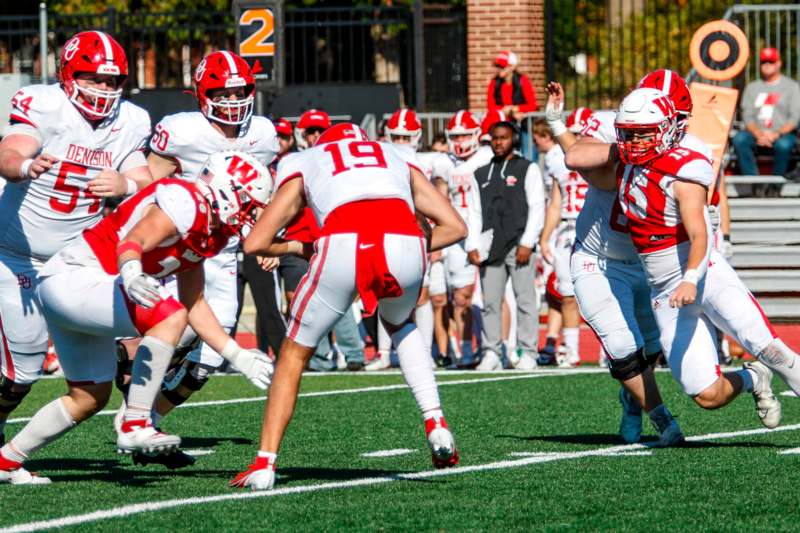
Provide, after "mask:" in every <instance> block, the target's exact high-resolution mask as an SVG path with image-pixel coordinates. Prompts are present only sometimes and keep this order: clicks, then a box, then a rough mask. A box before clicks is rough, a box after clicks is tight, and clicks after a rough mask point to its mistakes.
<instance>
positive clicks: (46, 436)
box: [2, 398, 76, 463]
mask: <svg viewBox="0 0 800 533" xmlns="http://www.w3.org/2000/svg"><path fill="white" fill-rule="evenodd" d="M75 426H76V423H75V420H74V419H73V418H72V416H71V415H70V414H69V412H68V411H67V408H66V407H65V406H64V402H62V401H61V398H56V399H55V400H53V401H52V402H50V403H48V404H47V405H45V406H44V407H42V408H41V409H39V410H38V411H37V412H36V414H35V415H33V418H31V421H30V422H28V423H27V424H26V425H25V427H24V428H22V430H21V431H20V432H19V433H17V434H16V435H14V438H13V439H11V442H9V443H8V444H6V445H5V446H3V449H2V453H3V457H5V458H6V459H10V460H12V461H17V462H18V463H21V462H23V461H25V460H26V459H27V458H28V457H29V456H30V455H31V454H32V453H35V452H36V451H38V450H40V449H41V448H43V447H45V446H47V445H48V444H50V443H51V442H53V441H54V440H56V439H57V438H59V437H60V436H61V435H63V434H64V433H66V432H67V431H69V430H70V429H72V428H74V427H75Z"/></svg>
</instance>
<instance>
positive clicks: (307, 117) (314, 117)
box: [295, 109, 331, 149]
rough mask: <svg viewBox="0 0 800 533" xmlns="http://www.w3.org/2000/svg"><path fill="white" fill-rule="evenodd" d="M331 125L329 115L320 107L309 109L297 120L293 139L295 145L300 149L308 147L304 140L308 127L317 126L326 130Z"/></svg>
mask: <svg viewBox="0 0 800 533" xmlns="http://www.w3.org/2000/svg"><path fill="white" fill-rule="evenodd" d="M330 127H331V117H330V116H329V115H328V114H327V113H326V112H325V111H322V110H321V109H309V110H308V111H306V112H305V113H303V114H302V115H300V120H298V121H297V129H296V130H295V141H296V142H297V146H299V147H300V148H302V149H306V148H308V143H307V142H306V136H305V133H306V130H307V129H309V128H318V129H321V130H327V129H328V128H330Z"/></svg>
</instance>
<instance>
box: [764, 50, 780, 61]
mask: <svg viewBox="0 0 800 533" xmlns="http://www.w3.org/2000/svg"><path fill="white" fill-rule="evenodd" d="M759 59H760V60H761V62H762V63H766V62H775V61H780V60H781V54H780V52H778V49H777V48H772V47H770V48H762V49H761V55H760V56H759Z"/></svg>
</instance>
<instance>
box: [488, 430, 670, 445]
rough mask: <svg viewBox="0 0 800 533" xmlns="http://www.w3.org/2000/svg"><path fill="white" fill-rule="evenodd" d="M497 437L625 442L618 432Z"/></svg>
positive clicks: (496, 436)
mask: <svg viewBox="0 0 800 533" xmlns="http://www.w3.org/2000/svg"><path fill="white" fill-rule="evenodd" d="M494 437H495V438H496V439H514V440H524V441H539V442H559V443H562V444H586V445H592V446H597V445H603V444H625V441H623V440H622V437H620V436H619V434H617V433H584V434H575V435H495V436H494ZM656 440H658V439H657V437H655V436H646V437H642V444H647V443H648V442H651V441H652V442H655V441H656Z"/></svg>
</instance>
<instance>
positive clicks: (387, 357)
mask: <svg viewBox="0 0 800 533" xmlns="http://www.w3.org/2000/svg"><path fill="white" fill-rule="evenodd" d="M391 366H392V359H391V354H390V353H389V352H386V351H380V352H378V356H377V357H375V358H374V359H372V361H370V362H369V363H367V364H366V365H364V370H366V371H367V372H374V371H376V370H386V369H387V368H389V367H391Z"/></svg>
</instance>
